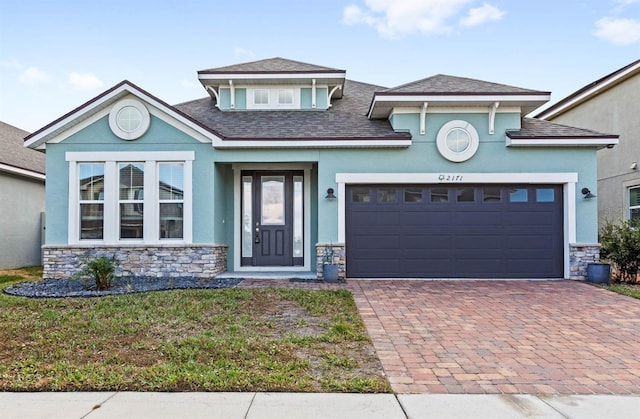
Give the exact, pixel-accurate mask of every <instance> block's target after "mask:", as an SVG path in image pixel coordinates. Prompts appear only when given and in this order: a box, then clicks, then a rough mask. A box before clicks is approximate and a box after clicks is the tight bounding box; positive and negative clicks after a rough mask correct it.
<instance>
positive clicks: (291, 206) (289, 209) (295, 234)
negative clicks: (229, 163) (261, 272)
mask: <svg viewBox="0 0 640 419" xmlns="http://www.w3.org/2000/svg"><path fill="white" fill-rule="evenodd" d="M302 179H303V172H296V171H243V172H242V188H243V190H242V201H243V202H242V218H243V234H242V237H243V245H242V265H243V266H297V265H302V264H303V257H302V256H303V255H302V247H301V246H302V243H303V241H302V218H303V217H302V196H303V195H302V184H303V182H302ZM249 232H250V234H249Z"/></svg>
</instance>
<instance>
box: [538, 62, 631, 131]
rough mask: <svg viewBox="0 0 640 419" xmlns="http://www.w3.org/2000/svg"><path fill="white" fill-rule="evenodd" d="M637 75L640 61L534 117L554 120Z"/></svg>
mask: <svg viewBox="0 0 640 419" xmlns="http://www.w3.org/2000/svg"><path fill="white" fill-rule="evenodd" d="M636 74H640V60H637V61H634V62H633V63H631V64H629V65H627V66H625V67H622V68H621V69H619V70H616V71H615V72H613V73H611V74H609V75H607V76H605V77H602V78H601V79H599V80H596V81H594V82H592V83H589V84H588V85H586V86H584V87H582V88H580V89H578V90H576V91H575V92H573V93H572V94H570V95H569V96H567V97H565V98H564V99H561V100H560V101H558V102H556V103H555V104H553V105H552V106H550V107H548V108H547V109H545V110H543V111H541V112H539V113H538V114H536V115H534V118H538V119H543V120H550V119H553V118H555V117H557V116H559V115H561V114H563V113H565V112H567V111H569V110H571V109H573V108H574V107H576V106H578V105H580V104H581V103H583V102H585V101H587V100H589V99H591V98H592V97H594V96H597V95H599V94H600V93H601V92H602V91H603V90H606V89H608V88H610V87H613V86H615V85H617V84H619V83H622V82H623V81H625V80H627V79H628V78H630V77H633V76H634V75H636Z"/></svg>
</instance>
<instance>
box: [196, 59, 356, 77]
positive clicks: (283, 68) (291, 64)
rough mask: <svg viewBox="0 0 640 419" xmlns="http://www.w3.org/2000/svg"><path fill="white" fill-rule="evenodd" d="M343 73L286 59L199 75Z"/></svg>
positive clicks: (253, 63) (264, 61)
mask: <svg viewBox="0 0 640 419" xmlns="http://www.w3.org/2000/svg"><path fill="white" fill-rule="evenodd" d="M325 72H331V73H335V72H342V73H344V72H345V70H338V69H335V68H329V67H322V66H318V65H314V64H307V63H303V62H300V61H293V60H287V59H285V58H280V57H276V58H269V59H266V60H260V61H252V62H248V63H241V64H234V65H229V66H226V67H218V68H210V69H208V70H200V71H198V74H217V73H224V74H229V73H325Z"/></svg>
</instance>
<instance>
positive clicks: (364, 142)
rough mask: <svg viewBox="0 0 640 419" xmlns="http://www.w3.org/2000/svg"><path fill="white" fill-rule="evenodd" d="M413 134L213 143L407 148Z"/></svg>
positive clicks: (218, 145) (216, 144)
mask: <svg viewBox="0 0 640 419" xmlns="http://www.w3.org/2000/svg"><path fill="white" fill-rule="evenodd" d="M411 143H412V139H411V134H410V133H406V135H402V136H399V137H396V138H357V137H345V138H287V139H270V138H261V139H256V138H227V139H225V140H217V141H214V142H213V147H214V148H219V149H238V148H279V149H283V148H287V149H307V148H313V149H318V148H407V147H409V146H411Z"/></svg>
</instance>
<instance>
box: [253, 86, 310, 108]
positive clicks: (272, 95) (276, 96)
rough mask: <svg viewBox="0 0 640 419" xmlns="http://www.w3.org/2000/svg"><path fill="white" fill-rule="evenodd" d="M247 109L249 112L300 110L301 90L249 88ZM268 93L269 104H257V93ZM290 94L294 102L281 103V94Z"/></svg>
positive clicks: (282, 87) (292, 88)
mask: <svg viewBox="0 0 640 419" xmlns="http://www.w3.org/2000/svg"><path fill="white" fill-rule="evenodd" d="M246 89H247V90H246V91H247V109H249V110H252V109H253V110H256V109H261V110H283V109H300V88H297V87H289V86H273V87H272V86H269V87H263V86H254V87H247V88H246ZM259 91H266V92H267V95H268V103H256V93H257V92H259ZM285 91H287V92H290V93H291V98H292V101H291V102H290V103H281V102H280V93H281V92H285Z"/></svg>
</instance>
